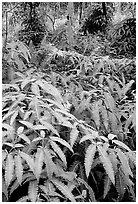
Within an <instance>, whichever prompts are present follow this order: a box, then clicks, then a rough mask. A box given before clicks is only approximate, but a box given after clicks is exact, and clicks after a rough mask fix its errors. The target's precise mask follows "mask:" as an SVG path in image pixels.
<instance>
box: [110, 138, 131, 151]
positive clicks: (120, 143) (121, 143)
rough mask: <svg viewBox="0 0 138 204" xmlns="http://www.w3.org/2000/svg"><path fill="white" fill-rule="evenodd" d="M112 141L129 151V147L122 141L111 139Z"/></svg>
mask: <svg viewBox="0 0 138 204" xmlns="http://www.w3.org/2000/svg"><path fill="white" fill-rule="evenodd" d="M113 143H115V144H117V145H118V146H120V147H123V148H124V149H126V150H127V151H129V152H131V149H130V148H129V147H128V146H127V145H125V144H124V143H123V142H121V141H119V140H113Z"/></svg>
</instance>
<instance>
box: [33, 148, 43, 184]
mask: <svg viewBox="0 0 138 204" xmlns="http://www.w3.org/2000/svg"><path fill="white" fill-rule="evenodd" d="M43 160H44V152H43V150H42V149H40V148H38V149H37V153H36V155H35V176H36V178H37V181H38V180H39V178H40V174H41V172H42V166H43Z"/></svg>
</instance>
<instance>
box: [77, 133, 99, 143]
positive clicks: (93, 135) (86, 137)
mask: <svg viewBox="0 0 138 204" xmlns="http://www.w3.org/2000/svg"><path fill="white" fill-rule="evenodd" d="M96 137H98V132H97V131H93V133H92V134H87V135H85V136H84V137H82V138H81V140H80V143H82V142H85V141H86V140H90V141H91V142H93V140H94V139H95V138H96Z"/></svg>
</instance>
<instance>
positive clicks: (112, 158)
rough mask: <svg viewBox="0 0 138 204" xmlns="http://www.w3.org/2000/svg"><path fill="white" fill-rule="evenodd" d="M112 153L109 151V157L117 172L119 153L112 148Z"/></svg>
mask: <svg viewBox="0 0 138 204" xmlns="http://www.w3.org/2000/svg"><path fill="white" fill-rule="evenodd" d="M110 151H111V152H110V153H109V159H110V161H111V163H112V166H113V169H114V172H115V173H116V172H117V171H118V162H119V161H118V159H117V155H116V154H115V151H114V150H111V149H110Z"/></svg>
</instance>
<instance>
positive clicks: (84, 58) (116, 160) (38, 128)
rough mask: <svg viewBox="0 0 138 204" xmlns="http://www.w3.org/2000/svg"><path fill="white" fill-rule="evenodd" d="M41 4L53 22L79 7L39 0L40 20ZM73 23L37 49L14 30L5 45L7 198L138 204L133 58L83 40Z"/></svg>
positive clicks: (92, 38) (104, 43) (100, 37)
mask: <svg viewBox="0 0 138 204" xmlns="http://www.w3.org/2000/svg"><path fill="white" fill-rule="evenodd" d="M30 3H31V2H30ZM8 5H9V4H8ZM8 5H7V6H8ZM11 5H12V4H11ZM23 5H25V4H23ZM23 5H20V6H21V7H22V6H23ZM30 5H33V4H29V2H28V3H27V4H26V10H25V11H29V7H30ZM34 5H35V4H34ZM42 5H43V6H44V8H46V11H48V10H49V13H50V11H52V15H53V18H52V19H55V18H57V16H58V17H59V16H60V12H61V13H62V14H63V13H64V15H65V13H66V12H65V10H66V9H68V13H69V16H70V15H71V12H72V11H71V10H70V8H73V6H74V5H75V4H71V5H68V4H67V3H63V4H62V3H44V4H43V3H40V5H39V7H38V10H37V9H36V10H35V11H34V13H35V12H37V14H38V16H39V15H40V13H41V12H40V11H41V6H42ZM84 5H85V4H84ZM99 5H100V3H99ZM99 5H98V6H99ZM108 5H110V7H111V4H108ZM7 6H6V4H5V7H6V8H7ZM15 6H17V5H15ZM89 6H93V7H95V4H92V3H89V4H87V8H88V7H89ZM5 7H4V8H5ZM21 7H20V8H21ZM34 7H35V6H34ZM56 9H57V10H56ZM78 9H79V6H78ZM12 10H13V9H12ZM44 10H45V9H44ZM44 10H43V12H44ZM15 11H16V9H15V10H14V12H15ZM56 11H57V14H56ZM63 11H64V12H63ZM75 12H76V13H77V11H75ZM49 13H48V14H49ZM72 19H74V16H73V15H72V16H71V18H69V21H68V22H67V23H66V24H64V25H63V26H61V27H59V28H56V30H55V32H53V33H51V34H50V33H49V36H45V37H44V38H43V40H42V41H41V43H40V44H39V47H38V46H37V47H36V46H35V45H33V43H32V42H31V43H29V46H27V45H25V44H24V42H21V41H20V40H19V39H18V36H17V35H14V37H11V33H10V34H9V35H8V36H7V40H6V44H5V45H6V46H5V45H4V46H3V85H2V136H3V137H2V139H3V140H2V187H3V189H2V192H3V201H6V202H16V201H18V202H99V201H100V202H106V201H107V202H108V201H109V202H111V201H113V202H120V201H127V202H131V201H132V202H134V201H135V194H136V155H135V154H136V62H135V57H134V56H133V58H121V59H120V56H116V58H115V57H113V55H111V53H110V39H107V38H106V37H107V36H106V35H104V34H97V35H88V36H80V34H79V33H78V32H75V31H74V28H75V26H74V25H73V24H71V21H72ZM41 20H42V19H41ZM53 22H54V21H53ZM27 24H28V23H27ZM27 24H26V25H27ZM70 29H71V30H72V31H71V32H72V33H73V34H74V35H73V38H72V39H71V38H69V37H70V36H69V33H70V31H69V30H70ZM50 36H51V37H50ZM48 37H49V39H48ZM63 39H64V40H63ZM48 41H50V43H49V42H48ZM73 41H74V43H72V42H73ZM51 42H52V43H51ZM36 43H37V42H36ZM66 45H67V46H66Z"/></svg>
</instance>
